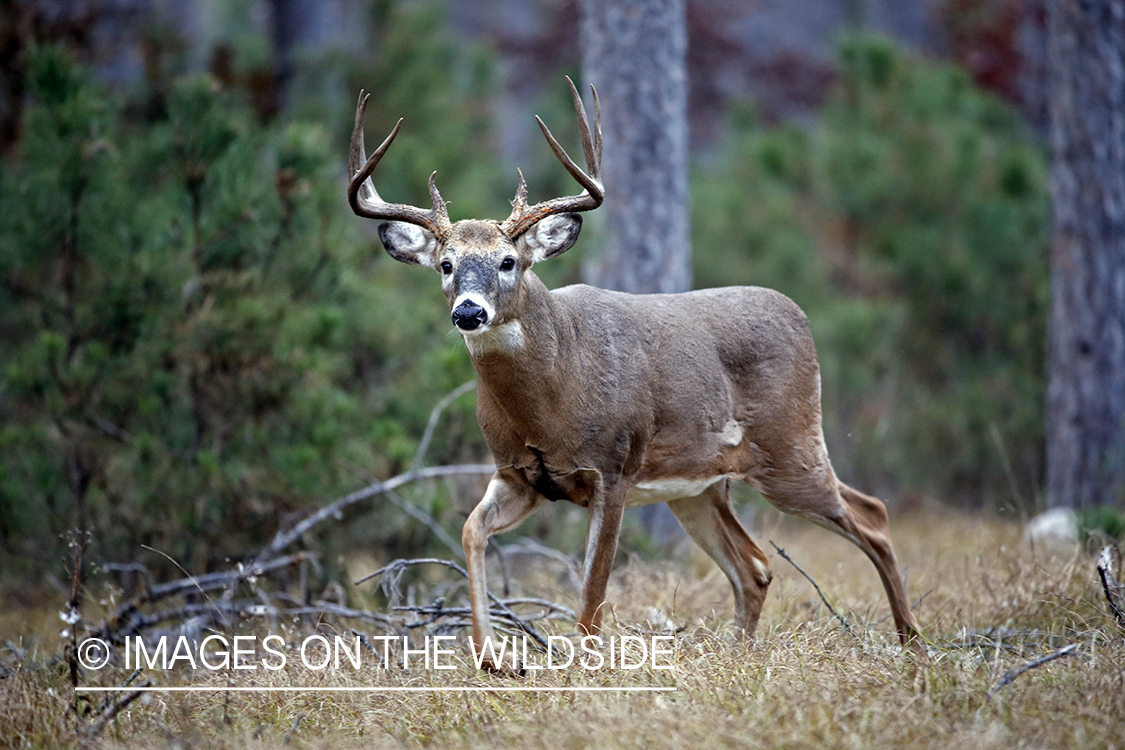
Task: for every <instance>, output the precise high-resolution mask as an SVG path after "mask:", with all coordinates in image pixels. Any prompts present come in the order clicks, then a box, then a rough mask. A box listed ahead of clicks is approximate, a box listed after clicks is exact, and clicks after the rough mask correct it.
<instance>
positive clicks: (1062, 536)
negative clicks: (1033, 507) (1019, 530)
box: [1023, 508, 1078, 550]
mask: <svg viewBox="0 0 1125 750" xmlns="http://www.w3.org/2000/svg"><path fill="white" fill-rule="evenodd" d="M1023 539H1024V541H1025V542H1027V543H1028V544H1030V545H1031V546H1032V547H1035V548H1041V549H1056V550H1057V549H1063V548H1073V547H1076V546H1077V545H1078V519H1077V518H1076V517H1075V515H1074V511H1073V510H1071V509H1070V508H1051V509H1050V510H1048V511H1046V512H1044V513H1040V514H1039V515H1037V516H1036V517H1035V518H1033V519H1031V520H1030V521H1028V522H1027V528H1026V529H1024V532H1023Z"/></svg>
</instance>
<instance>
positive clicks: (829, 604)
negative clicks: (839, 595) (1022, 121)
mask: <svg viewBox="0 0 1125 750" xmlns="http://www.w3.org/2000/svg"><path fill="white" fill-rule="evenodd" d="M770 544H773V548H774V549H775V550H777V554H778V555H780V556H781V557H782V559H784V560H786V561H788V563H789V564H790V565H792V566H793V567H794V568H796V569H797V572H798V573H800V574H801V575H803V576H804V577H805V578H806V579H807V580H808V582H809V583H811V584H812V586H813V588H814V589H816V593H817V594H819V595H820V600H821V601H822V602H824V606H826V607H828V611H829V612H831V613H832V614H833V615H835V617H836V619H837V620H839V621H840V624H841V625H843V626H844V630H846V631H848V634H849V635H851V636H852V637H853V638H855V639H856V640H857V641H861V640H863V639H862V638H860V637H859V636H858V635H856V633H855V631H854V630H852V626H851V625H850V624H848V621H847V620H846V619H845V618H844V616H843V615H841V614H840V613H839V612H837V611H836V608H835V607H833V606H832V602H830V601H828V597H826V596H825V595H824V592H823V591H821V590H820V586H817V585H816V581H814V580H813V577H812V576H810V575H809V574H808V573H806V572H805V571H803V570H801V566H800V565H798V564H797V563H795V562H793V558H791V557H790V556H789V555H787V554H786V553H785V550H784V549H782V548H781V547H778V546H777V545H776V544H774V543H773V540H772V539H771V540H770Z"/></svg>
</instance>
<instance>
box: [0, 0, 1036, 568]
mask: <svg viewBox="0 0 1125 750" xmlns="http://www.w3.org/2000/svg"><path fill="white" fill-rule="evenodd" d="M371 13H372V14H374V15H375V16H376V19H375V20H376V22H375V23H374V24H373V28H375V29H376V30H377V34H378V38H377V39H374V40H372V43H371V44H370V46H369V48H368V49H369V51H368V53H367V54H366V55H363V56H359V57H355V56H350V57H347V58H344V57H339V58H326V59H323V60H320V61H319V62H318V63H317V65H316V66H314V67H306V68H304V69H303V72H302V75H304V76H306V77H307V80H306V81H305V82H304V83H302V82H301V80H300V79H298V80H297V82H296V83H295V85H294V87H293V89H292V90H293V91H295V92H297V93H296V94H295V95H294V99H293V101H292V102H291V103H290V105H289V107H288V108H287V110H286V112H287V114H285V116H281V115H279V114H278V112H277V111H276V110H275V109H274V108H272V105H269V104H268V102H267V103H263V101H264V100H263V98H262V96H261V91H260V86H258V83H256V82H258V81H259V79H260V75H259V72H260V65H261V58H262V57H263V55H264V54H265V53H264V52H263V51H262V50H263V49H264V47H265V45H264V44H263V43H262V40H261V39H259V38H257V37H255V36H254V35H253V34H251V33H248V32H237V33H236V32H232V33H231V35H230V37H229V38H227V39H224V40H223V44H224V45H225V46H223V47H222V48H221V49H220V50H219V51H220V52H221V54H217V55H216V58H215V60H213V63H212V65H211V70H210V72H209V73H207V74H193V75H186V74H183V75H181V74H176V73H172V72H169V71H171V70H175V69H176V66H175V65H174V64H173V63H174V60H175V56H176V54H178V53H177V51H176V49H175V47H174V45H169V46H168V48H167V49H166V50H164V51H163V52H161V51H160V49H159V45H157V47H158V49H157V52H156V53H154V54H155V55H156V58H155V59H157V60H164V61H165V64H162V65H153V66H151V69H150V70H149V71H148V75H146V78H145V81H144V84H143V85H138V86H135V87H132V88H130V89H128V90H126V91H121V90H113V91H110V90H109V89H107V87H106V85H105V84H104V83H102V82H100V81H98V80H95V79H94V78H93V77H92V76H91V75H90V72H89V71H88V70H87V69H86V68H85V67H84V66H82V65H79V64H77V63H76V62H75V61H74V59H73V57H72V56H71V55H70V54H69V53H68V52H67V51H66V50H64V49H63V48H62V47H60V46H56V45H53V44H49V43H42V44H38V43H37V44H35V45H33V46H31V47H29V49H28V51H27V60H26V75H25V81H24V86H25V95H24V100H25V102H26V104H25V106H24V110H23V113H22V123H21V127H20V129H19V133H20V136H19V139H18V141H16V143H15V145H14V147H13V148H11V150H10V152H9V153H8V155H7V156H6V158H4V159H3V160H0V352H2V354H0V550H2V551H0V559H3V561H4V563H3V564H4V566H5V567H10V568H11V569H34V568H36V567H39V566H42V564H43V563H44V562H51V563H54V562H55V561H56V560H57V558H58V556H59V550H60V549H61V546H62V543H61V542H60V535H62V534H63V533H64V532H65V531H66V530H67V529H69V528H72V527H75V526H79V527H84V528H89V529H91V530H92V531H93V539H94V545H95V547H94V551H93V554H94V555H95V556H96V557H98V558H100V559H114V560H131V559H136V558H137V556H138V555H139V554H140V551H141V550H142V549H143V547H152V548H154V549H157V550H160V551H161V552H163V553H166V554H167V555H168V556H170V557H171V558H174V559H175V560H177V561H179V562H180V564H182V565H184V566H185V567H187V568H189V569H190V570H192V571H193V572H199V571H202V570H205V569H207V568H209V567H214V566H216V565H219V564H221V563H222V562H223V561H224V560H226V559H227V558H231V557H239V556H242V555H244V554H245V553H246V552H247V551H248V550H252V549H256V548H257V547H258V546H260V545H261V544H262V543H263V542H264V541H266V540H268V539H269V538H270V537H271V536H272V535H273V533H274V532H275V531H276V530H277V529H278V528H279V526H282V525H285V524H287V523H291V522H292V520H293V519H294V518H295V517H296V516H297V515H299V514H302V513H305V512H307V511H309V510H310V509H312V508H315V507H318V506H320V505H322V504H324V503H326V502H328V501H330V500H331V499H333V498H335V497H337V496H338V495H341V494H343V493H345V492H348V491H350V490H353V489H356V488H357V487H359V486H361V485H363V484H365V483H366V482H368V481H370V480H371V479H372V478H374V477H380V478H385V477H387V476H390V475H392V474H394V473H397V472H399V471H402V470H405V469H407V468H409V467H410V466H411V463H412V461H413V459H414V454H415V451H416V449H417V445H418V440H419V438H420V436H421V435H422V432H423V430H424V427H425V424H426V421H427V418H428V417H429V415H430V410H431V408H432V407H433V405H434V404H435V403H437V402H438V401H439V400H440V399H441V398H442V397H443V396H444V395H445V394H447V393H449V392H451V391H453V390H454V389H455V388H457V387H458V386H459V385H461V384H462V383H465V382H467V381H469V380H471V379H472V378H473V377H474V374H473V371H472V368H471V365H470V363H469V360H468V356H467V355H466V354H465V352H464V350H463V346H462V345H461V343H460V341H459V339H458V338H457V337H456V336H453V335H451V333H450V325H449V323H448V318H447V315H446V313H445V306H444V300H443V298H442V296H441V294H440V289H439V286H438V284H437V280H436V278H432V277H431V274H430V272H428V271H425V270H422V269H417V268H408V267H405V266H402V265H400V264H397V263H394V262H393V261H391V260H390V259H389V258H388V257H387V256H386V255H385V254H383V252H382V250H381V248H380V247H379V243H378V240H377V239H376V237H375V235H374V231H373V230H374V226H373V223H372V222H363V221H360V220H358V219H356V218H355V217H354V216H352V215H351V213H350V211H349V209H348V207H347V205H346V201H345V200H344V180H345V170H344V165H345V163H346V155H347V137H348V134H349V133H350V130H351V119H352V113H353V106H354V101H355V98H354V97H355V94H356V92H358V90H359V89H360V88H365V89H367V90H369V91H373V92H375V94H374V97H373V101H372V106H371V107H370V108H369V110H368V117H367V126H368V129H367V132H368V138H367V140H368V144H369V146H370V145H373V143H375V142H377V139H381V138H382V137H383V135H384V134H385V133H387V132H389V131H390V129H391V127H392V126H393V124H394V121H395V120H396V119H397V118H398V117H400V116H402V117H405V118H407V119H406V123H405V124H404V127H403V129H402V132H401V134H400V136H399V138H398V139H397V141H396V143H395V146H394V148H392V149H391V150H390V151H389V152H388V155H387V157H386V159H385V160H384V162H383V164H382V165H381V166H380V173H379V175H378V181H379V189H380V191H381V193H382V194H383V195H384V196H385V197H387V198H388V199H389V200H395V201H403V202H412V203H415V204H419V205H425V204H426V201H427V197H426V193H425V185H426V179H427V177H428V175H429V173H430V172H431V171H433V170H435V169H436V170H437V171H438V173H439V174H438V180H439V185H440V187H441V189H442V191H443V194H444V195H445V196H446V198H447V199H448V200H449V201H450V206H451V213H452V214H453V218H454V219H458V218H467V217H471V216H475V217H502V216H504V215H506V213H507V206H508V201H509V200H510V198H511V195H512V191H513V190H514V187H515V179H514V167H515V166H516V165H515V164H503V163H501V160H500V159H499V158H498V157H497V148H496V143H495V140H496V131H495V125H494V123H493V121H492V115H491V112H492V110H491V108H490V106H489V101H490V97H492V96H493V95H494V93H495V92H494V86H495V82H494V79H495V61H494V59H493V58H492V56H491V53H490V52H489V51H488V50H487V49H486V48H484V47H482V46H479V45H474V44H471V43H469V42H466V41H464V40H463V39H461V38H459V37H457V36H455V35H453V34H451V33H450V32H449V25H448V22H447V19H446V17H445V16H444V14H443V11H442V10H441V9H440V7H439V6H435V5H428V4H398V3H393V2H383V3H376V4H374V5H373V6H372V10H371ZM233 28H235V29H236V30H237V28H238V25H237V24H234V26H233ZM162 55H163V57H162ZM562 72H573V71H571V70H569V69H564V70H560V71H559V76H558V78H557V82H558V83H559V84H560V85H558V86H552V87H550V89H551V94H550V96H549V97H546V98H545V99H543V100H542V101H541V102H540V103H539V104H541V107H540V108H539V110H538V111H540V112H542V113H543V114H544V117H545V119H546V120H547V121H548V122H549V123H550V124H551V127H552V129H554V131H555V133H556V135H557V136H559V138H560V140H561V141H562V142H564V143H567V144H570V143H574V142H576V136H575V134H574V125H573V115H572V114H571V113H570V111H569V107H570V105H569V103H568V96H567V93H566V90H565V87H563V86H562V85H561V73H562ZM317 80H324V81H336V82H338V83H339V86H338V89H339V92H338V94H339V95H334V94H333V91H334V90H335V89H333V88H332V87H331V86H326V87H319V88H318V87H317V86H316V85H314V82H315V81H317ZM302 92H303V93H302ZM606 106H612V103H611V102H610V103H606ZM525 125H526V127H527V128H528V130H529V131H530V130H533V128H534V124H533V122H531V121H530V120H529V121H528V122H527V123H525ZM721 132H722V133H723V135H722V137H721V138H719V139H718V140H717V141H716V144H715V145H714V147H712V148H710V149H709V150H708V151H707V152H705V153H700V154H698V155H697V157H696V167H695V170H694V174H693V187H692V191H693V202H694V211H693V235H694V237H693V252H694V266H695V278H696V284H697V285H698V286H719V285H727V284H759V285H764V286H770V287H774V288H777V289H779V290H781V291H783V292H784V293H786V294H788V295H789V296H791V297H793V298H794V299H795V300H796V301H797V302H798V303H799V304H801V305H802V307H804V309H805V310H806V311H807V312H808V314H809V317H810V319H811V323H812V328H813V332H814V334H815V336H816V338H817V341H818V346H819V349H820V356H821V364H822V371H823V380H824V405H825V415H826V428H827V433H828V442H829V447H830V450H831V452H832V454H833V457H834V461H835V463H836V466H837V471H838V473H840V474H841V475H842V476H843V477H845V478H846V479H847V480H848V481H849V482H851V483H853V484H858V485H860V486H863V487H864V488H866V489H869V490H872V491H875V492H877V493H879V494H881V495H883V496H884V497H885V498H886V499H887V501H888V503H889V504H891V505H892V506H894V505H899V506H900V507H901V506H903V505H905V504H907V503H909V502H912V501H913V502H929V501H931V500H936V501H940V502H948V503H953V504H957V505H959V506H962V507H972V508H979V507H986V508H993V509H1009V510H1010V509H1013V508H1014V509H1015V510H1016V511H1017V512H1020V513H1026V512H1029V511H1031V510H1033V509H1034V508H1035V506H1036V504H1037V502H1038V499H1037V498H1038V491H1039V487H1040V485H1041V482H1042V467H1041V453H1042V443H1043V427H1042V425H1043V413H1042V411H1043V407H1042V404H1043V399H1044V387H1045V385H1044V384H1045V378H1044V348H1045V334H1044V326H1045V314H1046V294H1047V267H1046V237H1047V234H1046V222H1047V215H1048V214H1047V210H1048V204H1047V188H1046V176H1047V175H1046V162H1045V155H1044V151H1043V147H1042V144H1041V143H1039V142H1037V141H1036V139H1035V138H1034V137H1033V136H1032V135H1030V134H1029V133H1028V131H1027V129H1026V128H1025V126H1024V125H1023V124H1022V122H1021V120H1020V119H1019V117H1018V116H1017V115H1016V113H1015V112H1014V111H1013V110H1012V109H1011V108H1010V106H1009V105H1007V104H1005V103H1003V102H1002V101H1000V100H999V99H997V98H996V97H994V96H993V95H992V94H988V93H985V92H983V91H982V90H981V89H979V88H978V87H977V86H976V84H974V82H973V81H972V80H971V79H970V77H969V76H968V75H967V74H966V73H964V72H963V71H962V69H961V68H959V67H957V66H955V65H954V64H952V63H944V62H938V61H935V60H933V59H929V58H921V57H916V56H912V55H910V54H906V53H904V52H903V51H902V50H900V49H899V48H897V47H896V46H895V44H894V43H892V42H890V41H888V40H887V39H885V38H881V37H874V36H870V35H863V34H852V35H850V36H847V37H845V38H844V39H843V40H842V41H841V42H840V44H839V47H838V74H837V76H836V77H835V79H834V82H833V83H832V84H831V86H830V89H829V92H828V96H827V98H826V100H825V102H824V103H823V105H822V106H821V107H820V108H819V109H818V110H817V112H816V113H815V115H814V116H813V117H812V118H810V119H809V120H808V121H805V122H802V123H800V124H799V125H798V124H791V123H790V124H776V123H774V122H770V121H768V118H763V117H761V116H759V114H758V113H757V111H756V108H755V107H754V106H753V105H751V104H749V103H740V104H735V105H734V106H732V107H730V108H729V111H728V112H727V115H726V120H725V125H724V126H723V127H722V129H721ZM538 145H539V146H540V147H539V148H536V149H533V150H532V151H531V152H529V153H534V154H535V156H534V157H533V158H531V159H529V161H528V162H527V163H524V164H521V166H522V167H523V168H524V172H525V173H526V174H528V176H529V180H530V182H531V189H532V192H533V198H535V195H534V194H535V193H537V192H541V193H542V194H544V195H547V194H562V193H564V192H566V193H569V192H572V188H571V187H570V185H569V182H568V180H569V178H568V177H567V176H566V175H565V174H564V173H563V171H562V170H561V169H560V168H558V164H557V162H555V161H554V157H553V156H552V155H551V154H550V152H549V150H548V149H547V148H546V146H545V144H542V143H540V144H538ZM592 230H593V231H588V232H587V233H586V235H585V236H584V238H583V242H582V243H580V244H579V247H578V248H576V249H577V252H575V253H571V254H568V255H567V256H564V257H563V258H562V259H560V262H558V263H556V264H544V266H543V267H542V269H537V271H539V270H541V271H542V272H541V275H542V276H544V277H545V280H546V281H547V282H548V284H549V285H552V286H557V285H559V284H562V283H567V282H569V281H573V280H575V279H576V278H577V273H576V270H575V269H576V265H575V264H576V263H577V262H578V261H579V260H580V258H578V257H577V256H579V255H580V254H582V253H583V252H589V248H590V247H591V243H595V242H596V241H597V231H596V230H597V226H596V222H594V223H593V226H592ZM572 256H574V257H572ZM473 409H474V399H473V396H472V395H471V394H467V395H465V396H462V397H460V398H458V399H457V400H456V401H454V402H453V404H452V405H451V406H450V408H449V409H448V410H447V411H446V412H445V414H444V416H443V418H442V422H441V425H440V427H439V429H438V430H437V431H436V434H435V439H434V442H433V444H432V445H431V447H430V449H429V452H428V454H427V455H426V456H425V458H424V460H425V462H426V463H430V464H438V463H461V462H477V461H486V460H487V452H486V449H485V447H484V444H483V441H482V439H481V436H480V433H479V429H478V428H477V426H476V421H475V417H474V414H473ZM479 489H480V488H479V486H476V484H475V483H474V482H472V481H465V482H452V481H451V482H446V483H434V484H433V485H432V486H419V487H412V488H409V489H408V490H405V491H404V500H405V501H406V502H409V503H412V504H414V505H416V506H418V507H420V508H421V509H422V510H424V512H426V513H428V514H430V515H431V516H433V517H434V518H435V519H437V520H438V522H440V523H441V524H442V525H443V526H444V527H445V528H446V529H448V530H449V531H450V533H451V534H452V535H453V536H454V538H456V536H457V534H456V530H457V529H458V528H459V526H460V523H461V520H462V518H463V515H464V514H465V513H466V512H467V511H468V510H469V509H470V508H471V507H472V505H473V504H474V503H475V502H476V500H477V498H478V497H479V495H478V494H477V493H478V491H479ZM556 512H557V513H568V512H570V511H569V510H566V509H557V510H556ZM355 513H356V514H357V517H362V520H361V522H359V523H356V524H341V525H338V526H337V527H335V528H334V530H333V532H332V534H331V535H329V536H330V537H331V538H325V539H322V540H320V541H321V544H322V546H323V547H326V548H327V549H328V550H329V551H333V550H340V551H342V550H345V549H369V550H372V551H373V552H374V554H376V555H377V556H380V557H390V556H395V555H414V554H416V553H418V552H419V551H420V550H422V549H424V548H426V547H427V546H428V545H439V544H440V542H439V541H438V540H436V539H435V537H434V535H433V534H432V532H431V531H430V530H428V529H427V528H426V527H425V526H424V525H423V524H421V523H419V522H417V521H416V520H414V519H412V518H410V517H409V516H408V515H406V514H402V513H398V512H395V513H383V512H380V513H378V514H376V516H375V519H374V520H373V519H372V516H371V514H370V513H366V514H364V513H362V512H361V511H359V510H357V511H355ZM541 515H542V514H541ZM553 519H554V520H553ZM533 523H535V522H533ZM538 523H539V524H540V526H539V527H538V528H536V527H534V526H533V525H529V526H528V527H526V528H525V529H523V530H522V533H547V532H549V531H550V529H551V527H552V526H554V527H556V528H557V527H561V526H564V524H559V523H558V521H557V515H556V516H554V517H553V518H547V517H545V516H544V517H542V518H540V519H539V521H538ZM565 526H567V527H568V528H570V529H571V532H570V536H573V537H574V538H573V539H571V538H570V536H566V535H565V534H564V532H559V531H555V532H553V533H555V534H556V537H555V539H556V541H559V542H560V543H563V544H564V545H571V546H575V547H576V546H577V545H580V544H581V530H580V529H578V530H575V528H576V527H575V525H574V524H566V525H565ZM579 526H581V524H579ZM436 549H438V548H437V547H435V550H436ZM149 558H150V559H151V556H149Z"/></svg>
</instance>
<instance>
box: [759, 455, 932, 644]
mask: <svg viewBox="0 0 1125 750" xmlns="http://www.w3.org/2000/svg"><path fill="white" fill-rule="evenodd" d="M812 444H813V446H814V447H815V450H813V451H811V452H810V453H811V455H802V456H798V457H796V458H795V460H792V461H789V462H778V461H775V462H774V466H773V467H772V469H771V470H770V471H768V472H763V473H761V474H758V475H756V476H754V477H750V478H748V480H749V481H750V483H751V484H752V485H754V486H755V487H757V488H758V489H759V490H760V491H761V492H762V494H763V495H765V497H766V499H767V500H769V501H770V502H771V503H772V504H773V505H774V506H775V507H776V508H778V509H779V510H781V511H784V512H786V513H792V514H794V515H798V516H802V517H804V518H807V519H809V520H810V521H812V522H813V523H816V524H817V525H818V526H822V527H824V528H826V529H828V530H829V531H832V532H834V533H836V534H839V535H840V536H842V537H844V538H845V539H847V540H849V541H851V542H852V543H853V544H855V545H856V546H857V547H859V548H860V549H861V550H863V552H864V553H865V554H866V555H867V557H868V558H870V560H871V562H873V563H874V564H875V569H876V570H877V571H878V572H879V578H880V579H881V580H882V582H883V588H884V589H885V590H886V592H887V599H888V601H889V602H890V605H891V613H892V615H893V616H894V621H895V627H896V628H897V630H898V635H899V638H900V639H901V640H902V643H903V644H904V645H909V646H911V647H913V648H914V649H915V650H916V651H918V652H919V653H921V654H923V655H924V646H923V644H922V642H921V635H920V633H919V629H918V622H917V620H915V619H914V613H913V612H911V611H910V606H909V604H908V603H907V599H906V586H905V585H904V584H903V582H902V575H901V574H900V573H899V569H898V561H897V560H896V559H895V552H894V547H893V546H892V544H891V533H890V528H889V526H888V525H887V509H886V506H884V505H883V503H882V502H881V501H880V500H879V499H877V498H874V497H871V496H870V495H865V494H863V493H862V492H859V491H857V490H854V489H852V488H851V487H849V486H847V485H846V484H844V483H843V482H841V481H839V480H838V479H837V478H836V475H835V473H834V472H833V471H832V466H831V464H830V463H829V462H828V455H827V453H826V452H825V451H824V449H823V442H822V441H820V440H818V441H812ZM788 466H792V467H799V469H797V468H795V469H792V470H790V469H787V468H785V467H788Z"/></svg>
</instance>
